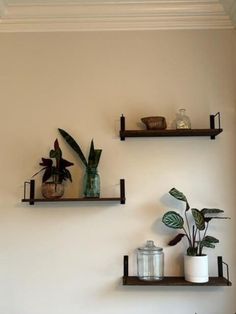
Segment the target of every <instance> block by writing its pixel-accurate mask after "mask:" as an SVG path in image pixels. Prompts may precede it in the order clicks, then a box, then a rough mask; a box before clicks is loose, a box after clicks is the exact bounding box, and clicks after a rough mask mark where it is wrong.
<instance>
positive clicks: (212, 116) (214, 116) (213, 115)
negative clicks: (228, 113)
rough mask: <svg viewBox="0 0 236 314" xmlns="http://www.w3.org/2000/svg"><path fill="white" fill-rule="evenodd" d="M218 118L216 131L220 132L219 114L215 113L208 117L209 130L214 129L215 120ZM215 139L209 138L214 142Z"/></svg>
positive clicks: (213, 136)
mask: <svg viewBox="0 0 236 314" xmlns="http://www.w3.org/2000/svg"><path fill="white" fill-rule="evenodd" d="M216 117H218V129H219V130H220V112H217V113H216V114H211V115H210V128H211V129H215V119H216ZM215 138H216V137H215V135H212V136H211V139H212V140H214V139H215Z"/></svg>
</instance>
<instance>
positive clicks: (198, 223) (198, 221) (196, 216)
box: [191, 208, 205, 230]
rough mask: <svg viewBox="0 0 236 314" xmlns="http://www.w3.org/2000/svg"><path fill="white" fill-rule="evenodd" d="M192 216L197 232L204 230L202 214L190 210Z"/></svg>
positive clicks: (196, 210)
mask: <svg viewBox="0 0 236 314" xmlns="http://www.w3.org/2000/svg"><path fill="white" fill-rule="evenodd" d="M191 211H192V215H193V218H194V221H195V224H196V227H197V229H198V230H204V229H205V220H204V216H203V214H202V213H201V212H200V211H199V210H198V209H196V208H192V210H191Z"/></svg>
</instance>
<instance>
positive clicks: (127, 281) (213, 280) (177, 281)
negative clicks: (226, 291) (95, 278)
mask: <svg viewBox="0 0 236 314" xmlns="http://www.w3.org/2000/svg"><path fill="white" fill-rule="evenodd" d="M123 285H126V286H231V285H232V283H231V282H230V281H228V280H227V279H226V278H224V277H210V278H209V281H208V282H205V283H193V282H188V281H186V280H185V279H184V277H164V279H163V280H153V281H147V280H140V279H139V278H138V277H136V276H124V277H123Z"/></svg>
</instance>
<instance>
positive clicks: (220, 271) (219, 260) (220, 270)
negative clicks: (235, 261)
mask: <svg viewBox="0 0 236 314" xmlns="http://www.w3.org/2000/svg"><path fill="white" fill-rule="evenodd" d="M217 264H218V276H219V277H224V274H223V265H225V266H226V279H227V285H228V286H229V285H230V281H229V265H228V264H227V263H225V262H224V261H223V258H222V256H218V257H217Z"/></svg>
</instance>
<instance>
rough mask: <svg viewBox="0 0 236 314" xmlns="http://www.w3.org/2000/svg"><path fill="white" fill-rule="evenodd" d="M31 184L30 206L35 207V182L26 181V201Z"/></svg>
mask: <svg viewBox="0 0 236 314" xmlns="http://www.w3.org/2000/svg"><path fill="white" fill-rule="evenodd" d="M28 184H29V186H30V191H29V196H30V197H29V204H30V205H34V195H35V181H34V180H30V181H25V182H24V199H25V198H26V190H27V185H28Z"/></svg>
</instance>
